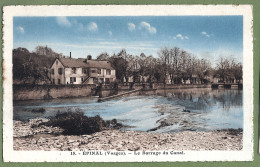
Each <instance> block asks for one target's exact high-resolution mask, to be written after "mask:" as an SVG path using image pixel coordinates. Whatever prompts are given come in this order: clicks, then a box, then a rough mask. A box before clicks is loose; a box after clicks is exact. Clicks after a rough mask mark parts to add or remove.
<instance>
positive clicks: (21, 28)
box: [16, 26, 24, 34]
mask: <svg viewBox="0 0 260 167" xmlns="http://www.w3.org/2000/svg"><path fill="white" fill-rule="evenodd" d="M16 30H17V32H18V33H20V34H24V28H23V27H21V26H19V27H17V28H16Z"/></svg>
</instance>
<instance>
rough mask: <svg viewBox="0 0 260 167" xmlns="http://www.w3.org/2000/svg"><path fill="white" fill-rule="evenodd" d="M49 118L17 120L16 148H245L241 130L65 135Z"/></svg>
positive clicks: (15, 125)
mask: <svg viewBox="0 0 260 167" xmlns="http://www.w3.org/2000/svg"><path fill="white" fill-rule="evenodd" d="M46 121H48V119H33V120H30V121H29V122H21V121H15V122H14V139H13V141H14V146H13V148H14V150H46V151H47V150H58V151H71V150H75V151H76V150H79V151H83V150H117V151H137V150H172V149H174V150H241V149H242V143H243V142H242V136H243V132H242V131H241V130H221V131H213V132H195V131H183V132H178V133H174V134H166V133H150V132H133V131H119V130H106V131H102V132H97V133H94V134H91V135H80V136H67V135H66V136H64V135H61V132H62V129H60V128H57V127H46V126H40V127H38V125H39V123H41V122H46Z"/></svg>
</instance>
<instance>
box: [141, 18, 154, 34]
mask: <svg viewBox="0 0 260 167" xmlns="http://www.w3.org/2000/svg"><path fill="white" fill-rule="evenodd" d="M139 29H141V30H147V31H148V32H149V33H150V34H156V32H157V30H156V28H155V27H152V26H151V25H150V24H149V23H147V22H144V21H143V22H141V23H140V25H139Z"/></svg>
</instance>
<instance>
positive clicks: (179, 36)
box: [173, 34, 190, 40]
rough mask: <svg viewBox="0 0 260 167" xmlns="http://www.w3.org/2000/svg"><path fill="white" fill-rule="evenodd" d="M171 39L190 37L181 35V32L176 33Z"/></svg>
mask: <svg viewBox="0 0 260 167" xmlns="http://www.w3.org/2000/svg"><path fill="white" fill-rule="evenodd" d="M173 39H181V40H184V39H187V40H188V39H190V38H189V37H188V36H183V35H182V34H177V35H176V36H174V37H173Z"/></svg>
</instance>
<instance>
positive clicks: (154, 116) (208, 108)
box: [14, 89, 243, 132]
mask: <svg viewBox="0 0 260 167" xmlns="http://www.w3.org/2000/svg"><path fill="white" fill-rule="evenodd" d="M157 93H158V94H161V95H164V96H157V95H149V96H148V95H146V96H128V97H122V98H119V99H113V100H109V101H106V102H102V103H98V102H97V99H96V98H73V99H54V100H30V101H14V120H28V119H30V118H36V117H47V118H48V117H53V116H55V114H56V113H57V112H58V111H61V112H63V111H68V110H69V111H77V110H81V111H83V112H84V113H85V115H87V116H95V115H100V116H101V117H102V118H103V119H105V120H109V119H114V118H116V119H117V120H118V121H119V122H122V123H123V124H125V125H129V126H130V128H128V129H127V130H139V131H147V130H150V129H152V128H156V127H158V126H159V125H160V122H161V121H167V122H168V123H170V125H169V126H166V127H162V128H160V129H158V130H156V131H155V132H176V131H182V130H204V131H211V130H216V129H226V128H235V129H237V128H243V107H242V101H243V100H242V97H243V91H242V90H211V89H185V90H174V91H167V92H164V91H161V92H157ZM165 95H166V96H165ZM39 108H44V109H45V110H46V111H45V112H44V113H35V112H32V110H34V109H39ZM184 111H188V112H184Z"/></svg>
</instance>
